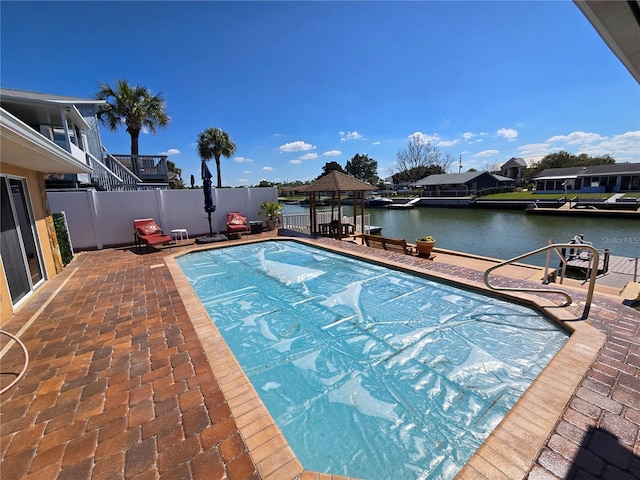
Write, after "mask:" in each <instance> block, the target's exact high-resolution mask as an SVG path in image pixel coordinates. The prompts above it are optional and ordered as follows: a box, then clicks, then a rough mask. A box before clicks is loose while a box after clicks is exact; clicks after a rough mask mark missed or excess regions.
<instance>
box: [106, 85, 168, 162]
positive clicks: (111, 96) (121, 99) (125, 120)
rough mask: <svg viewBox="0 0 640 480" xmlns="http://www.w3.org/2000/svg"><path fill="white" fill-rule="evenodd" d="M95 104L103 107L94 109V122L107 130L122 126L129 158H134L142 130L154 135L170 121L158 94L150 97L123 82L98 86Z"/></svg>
mask: <svg viewBox="0 0 640 480" xmlns="http://www.w3.org/2000/svg"><path fill="white" fill-rule="evenodd" d="M96 98H97V99H98V100H106V101H107V103H105V104H104V105H100V106H99V107H98V112H97V115H98V119H99V120H100V121H101V122H102V123H103V124H104V125H105V126H107V127H108V128H109V129H110V130H113V131H115V130H117V129H118V127H120V126H121V125H126V127H127V133H128V134H129V135H130V136H131V155H138V138H139V137H140V131H141V130H142V129H146V130H149V131H150V132H151V133H156V128H158V127H166V126H167V125H168V124H169V121H170V118H169V116H168V115H167V113H166V108H167V106H166V103H165V101H164V99H163V98H162V94H161V93H159V94H157V95H152V94H151V92H150V91H149V89H148V88H146V87H143V86H141V85H133V86H132V85H130V84H129V82H127V80H125V79H120V80H116V84H115V87H111V86H110V85H108V84H107V83H103V84H102V85H101V86H100V90H99V91H98V93H97V94H96Z"/></svg>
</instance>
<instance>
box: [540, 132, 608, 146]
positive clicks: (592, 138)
mask: <svg viewBox="0 0 640 480" xmlns="http://www.w3.org/2000/svg"><path fill="white" fill-rule="evenodd" d="M606 138H607V137H603V136H602V135H598V134H597V133H585V132H571V133H570V134H569V135H555V136H553V137H551V138H550V139H549V140H547V142H550V143H565V144H567V145H583V144H585V143H593V142H599V141H602V140H606Z"/></svg>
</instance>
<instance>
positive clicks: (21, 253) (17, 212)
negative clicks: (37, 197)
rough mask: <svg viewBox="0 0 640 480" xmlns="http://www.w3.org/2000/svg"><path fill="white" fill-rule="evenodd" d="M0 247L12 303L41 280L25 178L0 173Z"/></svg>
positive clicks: (39, 258)
mask: <svg viewBox="0 0 640 480" xmlns="http://www.w3.org/2000/svg"><path fill="white" fill-rule="evenodd" d="M0 209H1V211H0V224H1V225H0V250H1V253H2V265H3V267H4V273H5V276H6V278H7V282H8V284H9V293H10V294H11V302H12V304H13V305H15V304H17V303H18V302H20V301H21V300H22V299H23V298H24V297H26V296H27V295H28V294H29V293H30V292H32V291H33V290H34V288H35V287H37V286H38V284H39V283H41V282H42V281H43V280H44V269H43V266H42V255H41V252H40V249H39V247H38V236H37V232H36V228H35V221H34V219H33V213H32V210H31V206H30V203H29V196H28V195H27V185H26V181H25V180H24V179H21V178H11V177H5V176H0Z"/></svg>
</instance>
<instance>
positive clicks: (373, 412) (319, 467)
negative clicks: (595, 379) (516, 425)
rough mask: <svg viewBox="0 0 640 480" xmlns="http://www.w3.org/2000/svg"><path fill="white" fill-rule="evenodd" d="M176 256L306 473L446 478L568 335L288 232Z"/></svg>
mask: <svg viewBox="0 0 640 480" xmlns="http://www.w3.org/2000/svg"><path fill="white" fill-rule="evenodd" d="M178 263H179V264H180V266H181V268H182V270H183V271H184V273H185V274H186V276H187V277H188V278H189V280H190V282H191V284H192V285H193V288H194V289H195V291H196V293H197V294H198V296H199V298H200V299H201V301H202V303H203V304H204V306H205V308H206V309H207V311H208V313H209V316H210V317H211V319H212V320H213V322H214V323H215V325H216V326H217V328H218V330H219V331H220V333H221V334H222V335H223V337H224V338H225V340H226V342H227V343H228V345H229V347H230V348H231V350H232V351H233V353H234V355H235V356H236V358H237V360H238V362H239V363H240V365H241V366H242V368H243V369H244V371H245V372H246V374H247V376H248V377H249V379H250V380H251V382H252V384H253V385H254V387H255V388H256V390H257V391H258V393H259V394H260V396H261V398H262V400H263V402H264V404H265V406H266V407H267V409H268V410H269V412H270V413H271V415H272V416H273V417H274V419H275V421H276V423H277V424H278V426H279V427H280V429H281V430H282V432H283V434H284V435H285V437H286V438H287V440H288V442H289V445H290V446H291V448H292V449H293V451H294V452H295V454H296V456H297V457H298V459H299V460H300V462H301V463H302V465H303V467H304V468H305V469H308V470H315V471H319V472H327V473H333V474H340V475H348V476H353V477H359V478H364V479H369V480H375V479H390V478H402V479H419V478H452V477H454V476H455V474H456V473H457V472H458V471H459V470H460V469H461V468H462V466H463V465H464V464H465V463H466V462H467V460H468V459H469V458H470V457H471V455H472V454H473V453H474V452H475V450H476V449H477V448H478V447H479V446H480V445H481V444H482V442H483V441H484V440H485V438H486V437H487V436H488V435H489V433H490V432H491V431H492V430H493V429H494V428H495V426H496V425H497V424H498V423H499V422H500V420H501V419H502V418H503V417H504V415H505V414H506V413H507V411H508V410H509V409H510V408H511V407H512V406H513V404H514V403H515V402H516V400H517V399H518V398H519V397H520V395H521V394H522V393H523V392H524V391H525V390H526V388H527V387H528V386H529V384H530V383H531V382H532V381H533V379H534V378H535V377H536V376H537V375H538V373H539V372H540V371H541V370H542V369H543V368H544V366H545V365H546V364H547V363H548V362H549V360H550V359H551V358H552V357H553V356H554V355H555V353H556V352H557V351H558V350H559V349H560V347H561V346H562V345H563V344H564V343H565V342H566V340H567V333H566V332H565V331H563V330H562V329H560V328H559V327H558V326H557V325H555V324H553V323H552V322H550V321H549V320H547V319H546V318H544V317H543V316H541V315H540V314H538V313H537V312H535V311H533V310H531V309H529V308H527V307H523V306H521V305H517V304H512V303H508V302H504V301H501V300H497V299H494V298H492V297H487V296H483V295H480V294H477V293H474V292H471V291H467V290H463V289H459V288H456V287H452V286H449V285H445V284H441V283H438V282H434V281H431V280H428V279H425V278H421V277H418V276H415V275H411V274H408V273H403V272H399V271H396V270H393V269H389V268H386V267H383V266H378V265H374V264H370V263H367V262H364V261H361V260H356V259H353V258H350V257H346V256H341V255H338V254H334V253H331V252H327V251H324V250H321V249H317V248H313V247H310V246H307V245H303V244H300V243H298V242H293V241H289V242H284V241H271V242H261V243H254V244H246V245H240V246H234V247H229V248H223V249H216V250H208V251H203V252H197V253H192V254H188V255H185V256H183V257H179V258H178Z"/></svg>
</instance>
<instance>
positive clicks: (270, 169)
mask: <svg viewBox="0 0 640 480" xmlns="http://www.w3.org/2000/svg"><path fill="white" fill-rule="evenodd" d="M262 171H263V172H273V167H262Z"/></svg>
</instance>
